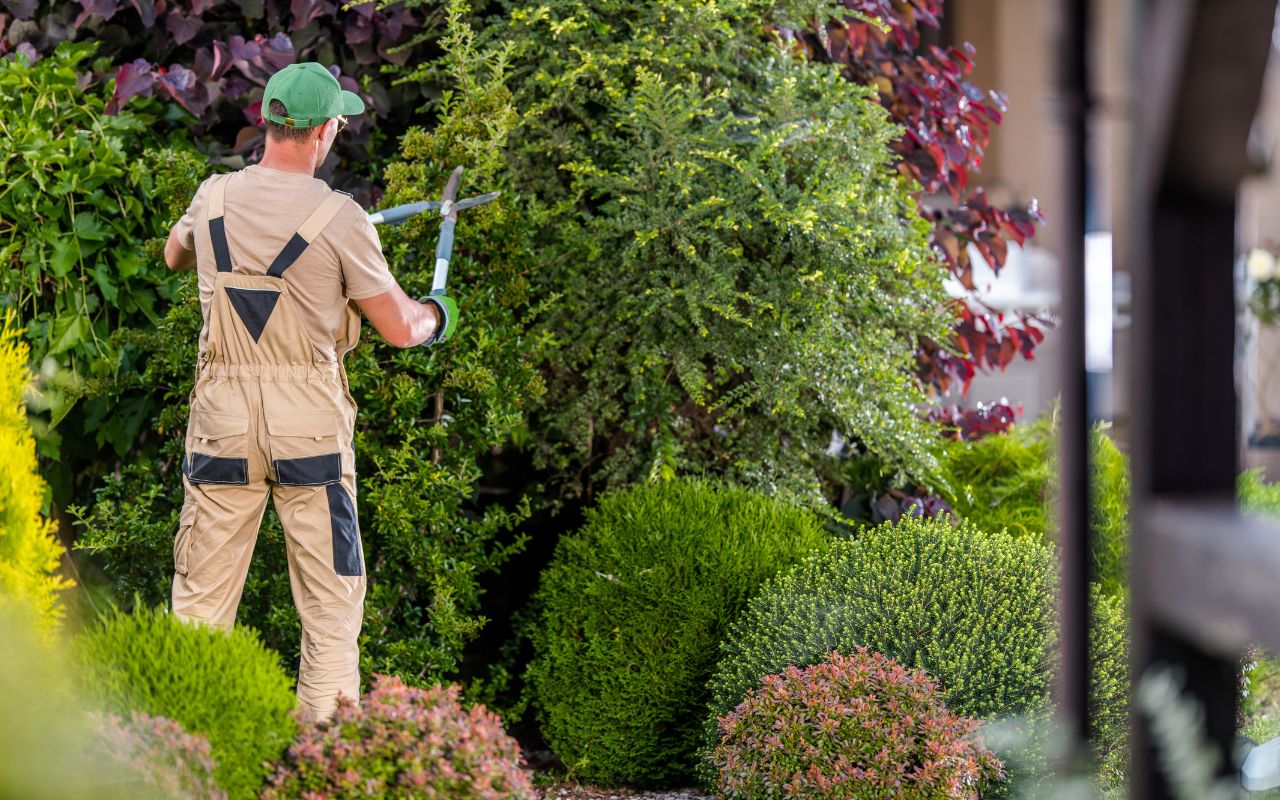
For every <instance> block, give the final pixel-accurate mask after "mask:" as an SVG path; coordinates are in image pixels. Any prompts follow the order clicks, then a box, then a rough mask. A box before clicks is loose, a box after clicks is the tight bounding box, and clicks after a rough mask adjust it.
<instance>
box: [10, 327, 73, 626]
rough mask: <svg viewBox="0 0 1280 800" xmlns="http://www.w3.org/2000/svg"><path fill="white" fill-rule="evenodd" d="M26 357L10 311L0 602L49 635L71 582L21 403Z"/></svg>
mask: <svg viewBox="0 0 1280 800" xmlns="http://www.w3.org/2000/svg"><path fill="white" fill-rule="evenodd" d="M27 357H28V350H27V345H26V343H25V342H23V341H22V340H21V339H20V338H19V331H18V330H17V328H16V327H15V325H14V317H13V315H12V313H10V314H8V315H7V316H6V317H5V319H4V321H3V323H2V324H0V464H3V465H4V469H0V604H6V605H8V604H12V605H17V606H20V607H24V610H25V611H27V612H29V613H30V614H31V615H32V616H33V618H34V619H35V624H36V627H37V629H38V630H39V631H40V632H41V634H43V635H45V636H46V637H47V636H51V635H52V634H53V633H54V632H55V631H56V630H57V628H58V626H59V624H60V622H61V619H62V612H63V609H62V606H61V604H60V602H59V597H58V592H59V590H60V589H64V588H66V587H67V586H69V585H70V583H69V582H68V581H67V580H66V579H65V578H63V577H61V576H60V575H58V574H57V569H58V557H59V555H60V553H61V550H62V549H61V547H60V546H59V544H58V540H57V539H56V538H55V537H54V532H53V525H52V523H50V522H49V521H47V520H45V519H44V518H43V517H41V516H40V506H41V504H42V503H43V502H44V481H43V480H41V479H40V476H39V474H38V473H37V472H36V445H35V439H34V437H33V436H32V435H31V426H30V425H29V424H28V422H27V415H26V411H25V410H24V406H23V402H22V395H23V392H24V391H25V390H26V388H27V381H28V377H29V376H28V373H27Z"/></svg>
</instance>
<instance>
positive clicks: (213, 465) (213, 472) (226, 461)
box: [187, 453, 249, 486]
mask: <svg viewBox="0 0 1280 800" xmlns="http://www.w3.org/2000/svg"><path fill="white" fill-rule="evenodd" d="M187 480H189V481H191V482H192V483H226V484H231V485H233V486H245V485H247V484H248V483H249V459H247V458H223V457H221V456H207V455H205V454H204V453H192V454H191V457H190V458H189V459H188V460H187Z"/></svg>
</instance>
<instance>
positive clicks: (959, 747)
mask: <svg viewBox="0 0 1280 800" xmlns="http://www.w3.org/2000/svg"><path fill="white" fill-rule="evenodd" d="M977 726H978V723H977V721H976V720H973V719H968V718H965V717H959V716H956V715H955V714H953V713H951V712H950V711H948V710H947V708H946V707H945V706H944V705H943V703H942V698H941V696H940V694H939V692H938V688H937V685H936V684H934V682H933V681H932V680H930V679H929V676H928V675H926V674H925V673H923V672H921V671H920V670H908V669H905V668H903V667H902V665H900V664H898V663H897V662H895V661H894V660H893V659H890V658H885V657H884V656H882V655H880V654H878V653H872V652H870V651H868V650H867V649H866V648H858V649H857V650H856V651H854V652H853V653H851V654H850V655H848V656H844V655H841V654H840V653H838V652H832V653H831V654H830V655H829V656H828V657H827V658H826V659H824V660H823V661H821V662H819V663H818V664H815V665H813V666H810V667H806V668H804V669H799V668H797V667H794V666H789V667H787V668H786V669H784V670H783V671H782V672H781V673H779V674H775V675H766V676H764V677H763V678H762V679H761V685H760V686H758V687H756V688H754V689H752V690H751V691H750V692H749V693H748V694H747V697H746V699H745V700H743V701H742V703H741V704H740V705H739V706H738V707H737V708H735V709H734V710H733V711H732V712H730V713H729V714H728V715H727V716H726V717H724V718H723V719H721V720H720V722H719V730H720V734H721V738H720V742H719V744H717V745H716V746H715V748H714V749H713V750H712V752H711V754H710V756H709V760H710V762H711V767H712V769H713V770H714V771H715V773H716V775H717V779H716V782H715V783H716V785H715V788H716V795H717V797H723V798H727V800H769V799H771V798H777V799H778V800H782V799H783V798H787V799H788V800H792V799H794V800H805V798H813V799H814V800H827V799H828V798H832V799H834V798H849V800H853V798H857V800H953V798H954V799H955V800H978V798H979V797H985V796H987V795H986V793H985V790H986V789H987V788H988V786H990V785H991V784H993V783H995V782H996V781H997V780H999V778H1000V777H1001V769H1000V762H999V761H998V760H997V759H996V758H995V757H994V756H993V755H991V753H990V752H988V751H987V750H986V748H985V747H983V746H982V744H981V743H980V742H978V741H975V739H974V737H973V735H972V734H973V733H974V732H975V730H976V728H977Z"/></svg>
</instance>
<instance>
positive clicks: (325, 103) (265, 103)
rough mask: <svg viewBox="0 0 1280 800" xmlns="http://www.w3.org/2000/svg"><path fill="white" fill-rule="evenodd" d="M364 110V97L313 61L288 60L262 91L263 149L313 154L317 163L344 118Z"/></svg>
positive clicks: (342, 124)
mask: <svg viewBox="0 0 1280 800" xmlns="http://www.w3.org/2000/svg"><path fill="white" fill-rule="evenodd" d="M363 113H364V101H363V100H361V99H360V96H359V95H357V94H355V93H354V92H348V91H345V90H343V88H342V87H341V85H339V83H338V79H337V78H335V77H334V76H333V73H331V72H329V70H327V69H325V68H324V67H323V66H321V65H320V64H317V63H316V62H314V61H310V62H307V63H305V64H290V65H289V66H287V67H285V68H284V69H282V70H280V71H279V72H277V73H276V74H275V75H272V76H271V80H269V81H267V88H266V91H264V92H263V95H262V118H263V119H264V120H265V121H266V123H267V149H268V150H273V149H285V150H289V151H294V152H291V153H290V155H294V154H296V155H297V156H299V157H303V158H307V157H314V159H315V165H316V166H319V165H320V163H322V162H323V161H324V159H325V157H326V156H327V155H328V154H329V148H330V147H332V146H333V139H334V137H335V136H337V134H338V131H339V130H341V129H342V128H343V127H344V126H345V125H346V118H347V117H349V116H353V115H355V114H363Z"/></svg>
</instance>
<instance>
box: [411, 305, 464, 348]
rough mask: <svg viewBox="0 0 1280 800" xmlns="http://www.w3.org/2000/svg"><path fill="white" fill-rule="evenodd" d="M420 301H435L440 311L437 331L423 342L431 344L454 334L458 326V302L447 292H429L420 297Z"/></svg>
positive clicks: (427, 344)
mask: <svg viewBox="0 0 1280 800" xmlns="http://www.w3.org/2000/svg"><path fill="white" fill-rule="evenodd" d="M418 302H420V303H435V305H436V308H437V309H439V311H440V325H439V326H437V327H436V332H435V334H434V335H432V337H431V338H430V339H428V340H426V341H425V342H423V343H422V344H423V345H424V346H430V345H433V344H436V343H438V342H443V341H445V340H446V339H448V338H449V337H450V336H453V332H454V330H455V329H456V328H457V327H458V303H457V301H456V300H454V299H453V298H452V297H450V296H449V295H447V294H443V293H442V294H429V295H427V296H426V297H422V298H419V299H418Z"/></svg>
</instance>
